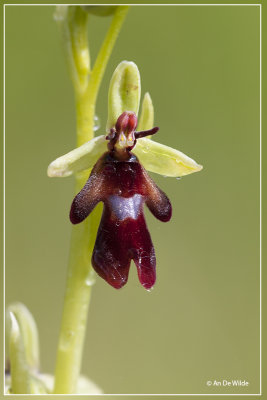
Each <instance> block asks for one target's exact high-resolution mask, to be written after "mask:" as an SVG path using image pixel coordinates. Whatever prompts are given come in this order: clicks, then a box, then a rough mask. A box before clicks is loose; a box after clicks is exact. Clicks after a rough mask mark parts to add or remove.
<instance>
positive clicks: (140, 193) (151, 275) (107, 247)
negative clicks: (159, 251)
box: [70, 111, 172, 289]
mask: <svg viewBox="0 0 267 400" xmlns="http://www.w3.org/2000/svg"><path fill="white" fill-rule="evenodd" d="M136 127H137V117H136V114H135V113H134V112H130V111H125V112H123V113H122V114H121V115H120V116H119V118H118V119H117V122H116V125H115V128H112V129H110V132H109V134H108V135H107V136H106V139H107V140H108V141H109V142H108V151H107V152H106V153H104V154H103V155H102V156H101V157H100V158H99V160H98V161H97V162H96V164H95V166H94V167H93V169H92V172H91V174H90V176H89V179H88V180H87V182H86V184H85V186H84V187H83V189H82V190H81V191H80V192H79V193H78V194H77V196H76V197H75V198H74V200H73V202H72V206H71V210H70V220H71V222H72V223H73V224H78V223H80V222H82V221H83V220H84V219H85V218H86V217H87V216H88V215H89V214H90V212H91V211H92V210H93V209H94V207H95V206H96V204H97V203H98V202H100V201H102V202H103V203H104V209H103V214H102V219H101V222H100V225H99V228H98V233H97V238H96V243H95V247H94V251H93V255H92V265H93V267H94V269H95V271H96V272H97V273H98V274H99V275H100V276H101V277H102V278H103V279H105V280H106V281H107V282H108V283H109V284H110V285H111V286H113V287H114V288H116V289H119V288H121V287H122V286H124V285H125V284H126V282H127V280H128V274H129V268H130V263H131V260H133V261H134V263H135V265H136V267H137V272H138V277H139V280H140V282H141V284H142V285H143V286H144V288H145V289H151V288H152V287H153V286H154V284H155V281H156V257H155V250H154V247H153V243H152V241H151V237H150V234H149V231H148V229H147V225H146V221H145V217H144V204H146V206H147V207H148V208H149V210H150V211H151V213H152V214H153V215H154V216H155V217H156V218H157V219H159V220H160V221H163V222H167V221H169V220H170V218H171V214H172V208H171V203H170V201H169V199H168V197H167V196H166V195H165V193H164V192H163V191H162V190H160V189H159V188H158V186H157V185H156V184H155V182H154V181H153V180H152V179H151V178H150V176H149V175H148V173H147V171H146V170H145V169H144V167H143V166H142V165H141V164H140V162H139V161H138V159H137V157H136V156H135V155H134V154H133V153H132V152H131V150H132V149H133V148H134V146H135V145H136V142H137V140H138V139H140V138H142V137H145V136H149V135H153V134H155V133H156V132H157V131H158V128H157V127H155V128H152V129H150V130H146V131H139V132H136Z"/></svg>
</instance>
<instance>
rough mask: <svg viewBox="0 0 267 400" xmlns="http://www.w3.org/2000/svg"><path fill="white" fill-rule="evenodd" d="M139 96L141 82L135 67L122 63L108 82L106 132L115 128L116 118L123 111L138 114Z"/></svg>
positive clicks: (131, 64)
mask: <svg viewBox="0 0 267 400" xmlns="http://www.w3.org/2000/svg"><path fill="white" fill-rule="evenodd" d="M140 95H141V80H140V73H139V70H138V67H137V65H136V64H135V63H134V62H131V61H122V62H121V63H120V64H119V65H118V66H117V68H116V69H115V71H114V73H113V75H112V78H111V80H110V85H109V92H108V120H107V126H106V130H107V132H109V131H110V129H111V128H113V127H114V126H115V124H116V121H117V119H118V117H119V116H120V115H121V114H122V113H123V112H124V111H133V112H134V113H135V114H136V115H137V114H138V110H139V103H140Z"/></svg>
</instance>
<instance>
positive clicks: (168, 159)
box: [133, 138, 203, 177]
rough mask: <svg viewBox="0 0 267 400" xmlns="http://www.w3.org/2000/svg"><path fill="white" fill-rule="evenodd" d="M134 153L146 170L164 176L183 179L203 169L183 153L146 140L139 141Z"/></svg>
mask: <svg viewBox="0 0 267 400" xmlns="http://www.w3.org/2000/svg"><path fill="white" fill-rule="evenodd" d="M133 153H134V154H136V156H137V157H138V159H139V160H140V162H141V164H142V165H143V166H144V167H145V169H147V170H148V171H151V172H155V173H156V174H160V175H163V176H170V177H181V176H184V175H188V174H192V173H193V172H197V171H201V170H202V168H203V167H202V165H199V164H197V163H196V162H195V161H194V160H193V159H192V158H190V157H188V156H186V155H185V154H184V153H182V152H181V151H179V150H175V149H173V148H172V147H169V146H165V145H164V144H160V143H157V142H154V141H153V140H150V139H146V138H142V139H139V140H137V143H136V146H135V148H134V149H133Z"/></svg>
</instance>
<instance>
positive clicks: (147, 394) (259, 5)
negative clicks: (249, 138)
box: [3, 3, 262, 397]
mask: <svg viewBox="0 0 267 400" xmlns="http://www.w3.org/2000/svg"><path fill="white" fill-rule="evenodd" d="M64 5H76V6H77V5H88V3H87V4H84V3H79V4H78V3H77V4H76V3H66V4H58V3H54V4H41V3H38V4H7V3H4V4H3V56H4V57H3V326H4V328H3V354H5V8H6V6H8V7H12V6H21V7H23V6H49V7H53V6H64ZM90 5H101V6H105V5H106V6H110V5H113V6H164V7H165V6H173V7H176V6H184V7H190V6H192V7H194V6H199V7H203V6H207V7H214V6H226V7H230V6H241V7H242V6H243V7H259V8H260V149H259V150H260V204H259V205H260V249H259V251H260V392H259V393H240V394H237V393H217V394H216V393H203V394H202V393H176V394H174V393H102V394H5V393H4V390H5V377H3V383H4V384H3V396H4V397H6V396H261V395H262V4H261V3H255V4H245V3H244V4H234V3H233V4H206V3H203V4H195V3H190V4H171V3H168V4H146V3H143V4H127V3H126V4H116V3H114V4H105V3H100V4H99V3H98V4H94V3H93V4H90ZM3 358H4V357H3ZM3 365H4V368H3V370H4V371H5V359H4V360H3Z"/></svg>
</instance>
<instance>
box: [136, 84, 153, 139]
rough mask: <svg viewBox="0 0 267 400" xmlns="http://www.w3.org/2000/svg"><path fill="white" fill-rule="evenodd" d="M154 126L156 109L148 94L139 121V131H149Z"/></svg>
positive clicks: (145, 96)
mask: <svg viewBox="0 0 267 400" xmlns="http://www.w3.org/2000/svg"><path fill="white" fill-rule="evenodd" d="M153 126H154V107H153V103H152V99H151V97H150V94H149V93H148V92H147V93H146V94H145V95H144V99H143V102H142V107H141V115H140V118H139V121H138V127H137V130H138V131H147V130H149V129H152V128H153Z"/></svg>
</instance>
